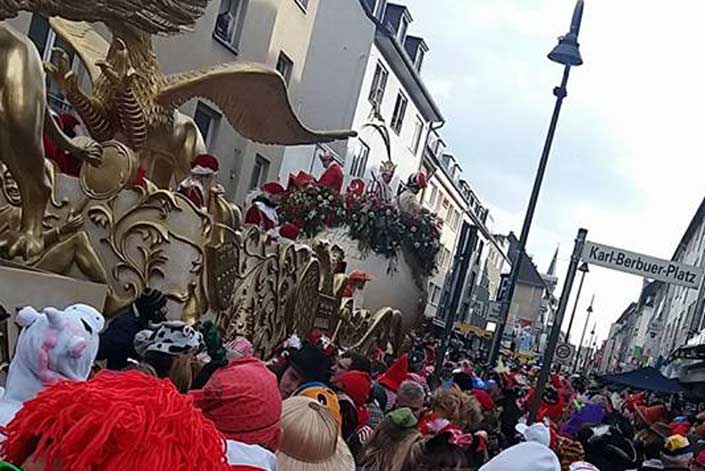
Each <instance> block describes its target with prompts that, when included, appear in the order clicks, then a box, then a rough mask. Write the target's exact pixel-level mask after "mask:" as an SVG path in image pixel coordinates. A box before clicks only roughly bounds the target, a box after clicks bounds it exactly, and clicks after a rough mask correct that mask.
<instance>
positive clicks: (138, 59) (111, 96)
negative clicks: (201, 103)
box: [49, 17, 355, 187]
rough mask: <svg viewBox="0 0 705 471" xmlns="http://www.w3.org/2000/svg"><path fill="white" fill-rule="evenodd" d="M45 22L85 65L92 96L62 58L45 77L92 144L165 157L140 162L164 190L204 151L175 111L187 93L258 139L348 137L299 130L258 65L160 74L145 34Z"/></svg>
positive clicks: (272, 74)
mask: <svg viewBox="0 0 705 471" xmlns="http://www.w3.org/2000/svg"><path fill="white" fill-rule="evenodd" d="M50 23H51V26H52V28H53V29H54V30H55V31H56V33H57V34H58V35H59V36H60V37H61V38H62V39H64V40H65V41H66V42H67V43H69V44H70V45H71V46H72V47H73V48H74V49H75V50H76V51H77V53H78V55H79V57H80V58H81V60H82V61H83V63H84V64H85V66H86V68H87V70H88V71H89V75H90V77H91V79H92V80H93V85H94V86H93V94H92V96H87V95H86V94H84V93H83V92H82V91H81V89H80V88H79V84H78V81H77V78H76V76H75V75H74V74H73V72H72V71H71V68H70V64H69V63H68V60H67V59H66V56H65V55H61V56H60V57H62V58H61V59H60V60H59V62H58V64H57V65H55V66H53V65H50V66H49V73H50V75H51V76H52V78H54V79H55V80H56V81H58V82H59V83H60V84H62V86H63V87H64V89H65V90H66V95H67V97H68V99H69V101H70V102H71V103H72V104H73V106H74V108H75V109H76V111H77V112H78V113H79V115H80V116H81V118H82V119H83V122H84V123H85V124H86V126H87V127H88V129H89V132H90V134H91V135H92V136H93V137H95V138H96V139H97V140H98V141H100V142H103V141H107V140H111V139H119V140H122V141H123V142H125V143H126V144H127V145H129V146H130V147H131V148H132V149H133V150H135V151H136V152H139V153H140V160H141V162H143V163H146V164H149V163H154V162H157V161H163V162H167V163H168V165H167V166H166V167H165V166H164V165H152V167H153V168H154V171H150V168H149V165H145V167H146V168H145V170H146V171H147V174H148V176H149V177H150V179H151V180H152V181H154V182H155V183H156V184H157V185H159V186H161V187H168V186H169V184H170V182H171V181H172V177H173V178H174V179H175V181H177V182H178V181H180V180H181V179H183V178H184V177H185V176H186V175H187V174H188V171H189V169H190V167H191V161H192V159H193V158H194V157H195V156H196V155H198V154H201V153H204V152H205V145H204V143H203V138H202V136H201V135H200V132H199V130H198V128H197V127H196V125H195V123H194V122H193V120H192V119H191V118H190V117H188V116H185V115H183V114H182V113H180V112H179V111H178V110H177V107H178V106H181V105H182V104H183V103H185V102H187V101H188V100H190V99H192V98H196V97H203V98H207V99H209V100H210V101H212V102H214V103H215V104H217V105H218V106H219V107H220V108H221V110H222V111H223V113H224V115H225V117H226V118H227V119H228V121H229V122H230V124H231V125H232V126H233V128H235V130H237V131H238V133H240V134H241V135H242V136H244V137H245V138H248V139H250V140H252V141H255V142H259V143H263V144H278V145H299V144H312V143H317V142H329V141H333V140H337V139H346V138H348V137H351V136H354V135H355V133H354V132H352V131H334V132H315V131H312V130H310V129H308V128H306V127H305V126H304V125H303V124H302V123H301V122H300V121H299V119H298V118H297V116H296V115H295V113H294V111H293V109H292V107H291V104H290V102H289V97H288V94H287V89H286V84H285V82H284V79H283V78H282V77H281V75H280V74H279V73H278V72H277V71H275V70H273V69H270V68H268V67H265V66H263V65H259V64H249V63H243V62H235V63H228V64H220V65H215V66H211V67H206V68H204V69H200V70H195V71H189V72H185V73H178V74H174V75H170V76H165V75H164V74H163V73H162V72H161V69H160V67H159V64H158V62H157V58H156V55H155V53H154V50H153V46H152V35H151V34H150V33H148V32H144V31H139V30H136V29H135V28H133V27H129V26H127V25H124V24H121V23H119V22H118V21H111V22H106V25H107V26H108V28H109V29H110V31H111V32H112V34H113V38H112V43H108V42H107V41H106V40H105V39H103V38H102V37H101V36H100V35H99V34H98V33H96V32H95V31H94V30H93V28H92V27H91V26H90V25H89V24H87V23H78V22H74V21H69V20H65V19H63V18H58V17H55V18H52V19H51V20H50ZM157 169H159V170H157ZM165 169H166V171H165Z"/></svg>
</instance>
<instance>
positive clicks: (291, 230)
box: [279, 222, 301, 240]
mask: <svg viewBox="0 0 705 471" xmlns="http://www.w3.org/2000/svg"><path fill="white" fill-rule="evenodd" d="M299 234H301V229H299V226H297V225H296V224H292V223H290V222H287V223H286V224H283V225H282V227H280V228H279V235H281V236H282V237H284V238H285V239H289V240H296V239H298V238H299Z"/></svg>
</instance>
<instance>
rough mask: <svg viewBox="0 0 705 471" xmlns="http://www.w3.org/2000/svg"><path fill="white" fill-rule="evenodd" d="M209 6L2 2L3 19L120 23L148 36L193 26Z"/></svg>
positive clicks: (202, 2)
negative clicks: (24, 14) (32, 16)
mask: <svg viewBox="0 0 705 471" xmlns="http://www.w3.org/2000/svg"><path fill="white" fill-rule="evenodd" d="M207 5H208V0H23V1H17V0H0V20H3V19H7V18H12V17H14V16H17V14H18V13H19V12H20V11H30V12H33V13H40V14H42V15H44V16H47V17H52V16H58V15H61V16H62V17H64V18H68V19H70V20H76V21H90V22H103V23H106V24H108V25H109V24H110V23H115V24H121V25H124V26H127V27H130V28H135V29H137V30H139V31H143V32H145V33H149V34H174V33H179V32H181V31H183V30H184V29H185V28H189V27H191V26H193V25H194V23H195V22H196V20H198V19H199V18H200V17H201V16H202V15H203V13H204V11H205V8H206V6H207Z"/></svg>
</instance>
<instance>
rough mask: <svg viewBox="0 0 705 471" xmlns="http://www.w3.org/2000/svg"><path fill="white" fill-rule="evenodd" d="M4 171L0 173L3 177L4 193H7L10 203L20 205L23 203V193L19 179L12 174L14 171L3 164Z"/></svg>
mask: <svg viewBox="0 0 705 471" xmlns="http://www.w3.org/2000/svg"><path fill="white" fill-rule="evenodd" d="M1 169H2V173H1V174H0V175H1V177H0V178H2V193H3V195H5V198H6V199H7V201H8V203H10V204H11V205H13V206H20V205H21V204H22V195H21V194H20V187H19V185H18V184H17V180H15V177H13V176H12V173H11V172H10V170H9V169H8V168H7V166H5V165H3V166H2V167H1Z"/></svg>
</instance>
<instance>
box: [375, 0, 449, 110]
mask: <svg viewBox="0 0 705 471" xmlns="http://www.w3.org/2000/svg"><path fill="white" fill-rule="evenodd" d="M390 7H392V8H394V7H397V5H393V4H389V5H387V9H388V10H389V8H390ZM385 18H386V16H385ZM374 21H375V23H376V24H377V33H376V34H375V44H376V45H377V47H378V48H379V50H380V52H381V53H382V55H384V58H385V59H386V60H387V62H388V63H389V65H390V67H392V68H393V69H394V72H395V74H396V76H397V77H398V78H399V81H400V82H401V83H402V85H403V86H404V88H405V89H406V90H407V91H408V92H409V95H410V98H411V99H412V100H413V101H414V104H416V107H417V108H418V109H419V111H420V112H421V113H422V114H423V115H424V117H425V118H426V120H427V121H433V122H441V121H445V118H443V114H442V113H441V110H440V108H439V107H438V105H437V104H436V101H435V100H434V99H433V96H432V95H431V92H430V91H429V90H428V89H427V88H426V85H425V84H424V82H423V80H422V79H421V75H420V74H419V71H418V70H416V67H415V66H414V63H413V62H412V60H411V58H410V57H409V55H408V54H407V52H406V48H405V47H404V45H403V44H399V41H398V39H397V35H396V31H395V30H394V29H393V27H392V26H391V25H389V24H387V23H384V24H383V23H381V22H380V21H379V20H377V19H376V18H374Z"/></svg>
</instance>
